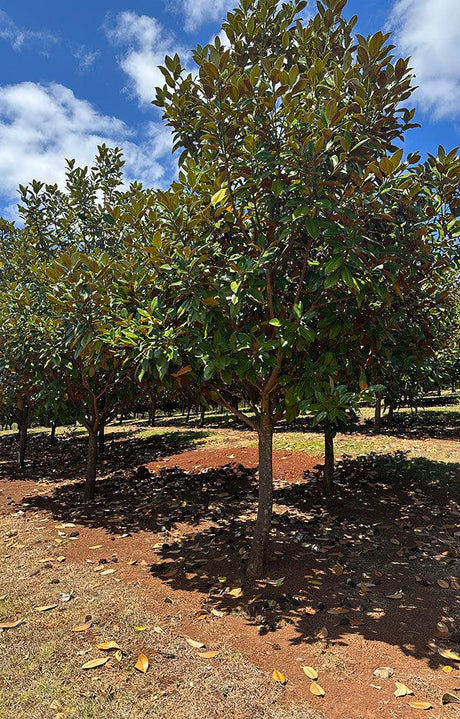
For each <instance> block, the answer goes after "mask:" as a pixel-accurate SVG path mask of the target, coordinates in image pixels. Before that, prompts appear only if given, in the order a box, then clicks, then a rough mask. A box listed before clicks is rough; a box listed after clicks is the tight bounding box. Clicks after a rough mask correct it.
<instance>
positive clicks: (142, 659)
mask: <svg viewBox="0 0 460 719" xmlns="http://www.w3.org/2000/svg"><path fill="white" fill-rule="evenodd" d="M148 668H149V660H148V659H147V657H146V656H145V654H139V656H138V658H137V662H136V663H135V665H134V669H137V671H139V672H142V673H143V674H145V673H146V671H147V669H148Z"/></svg>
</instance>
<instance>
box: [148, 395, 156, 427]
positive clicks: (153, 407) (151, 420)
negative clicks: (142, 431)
mask: <svg viewBox="0 0 460 719" xmlns="http://www.w3.org/2000/svg"><path fill="white" fill-rule="evenodd" d="M156 413H157V398H156V395H153V396H152V397H151V398H150V407H149V426H150V427H154V426H155V417H156Z"/></svg>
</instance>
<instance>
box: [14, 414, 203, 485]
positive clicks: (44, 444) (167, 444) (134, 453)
mask: <svg viewBox="0 0 460 719" xmlns="http://www.w3.org/2000/svg"><path fill="white" fill-rule="evenodd" d="M137 432H138V430H136V429H134V428H133V429H132V430H127V431H122V432H120V431H117V430H116V429H115V428H112V429H111V428H110V427H108V428H107V432H106V442H105V452H104V457H103V458H101V459H100V460H99V467H98V475H99V476H107V475H109V474H111V473H113V472H116V471H118V470H119V468H120V467H123V468H132V467H133V466H136V467H137V466H138V465H141V464H144V463H145V462H151V461H152V460H154V459H156V458H157V457H164V456H165V455H168V454H179V453H180V452H185V451H187V450H190V449H192V448H193V447H195V446H197V445H199V444H201V443H203V442H204V441H205V440H206V438H207V437H208V436H209V432H208V431H206V430H205V429H202V430H190V431H185V432H175V431H173V430H170V431H168V430H165V431H164V432H161V433H158V434H154V435H151V436H144V437H137V436H136V433H137ZM87 448H88V437H87V436H86V435H80V434H76V435H75V434H73V433H69V434H68V435H67V436H62V437H59V438H58V440H57V441H56V443H55V444H54V445H53V444H51V442H50V439H49V436H48V433H47V432H35V433H33V434H31V435H30V437H29V440H28V448H27V461H26V466H25V468H24V469H23V470H21V469H20V468H19V467H18V464H17V438H16V435H15V434H9V435H4V436H2V437H0V459H1V461H0V479H8V480H14V479H36V478H37V475H39V477H40V480H43V481H46V482H61V481H62V480H63V479H64V480H71V479H81V478H82V477H83V476H84V473H85V468H86V454H87Z"/></svg>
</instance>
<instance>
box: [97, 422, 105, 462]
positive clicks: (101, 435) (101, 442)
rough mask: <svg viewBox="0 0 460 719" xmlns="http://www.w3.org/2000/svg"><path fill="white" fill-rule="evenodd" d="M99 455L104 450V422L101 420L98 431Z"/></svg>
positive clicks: (100, 455)
mask: <svg viewBox="0 0 460 719" xmlns="http://www.w3.org/2000/svg"><path fill="white" fill-rule="evenodd" d="M98 446H99V457H100V458H102V457H103V456H104V452H105V424H104V423H103V422H102V423H101V425H100V427H99V432H98Z"/></svg>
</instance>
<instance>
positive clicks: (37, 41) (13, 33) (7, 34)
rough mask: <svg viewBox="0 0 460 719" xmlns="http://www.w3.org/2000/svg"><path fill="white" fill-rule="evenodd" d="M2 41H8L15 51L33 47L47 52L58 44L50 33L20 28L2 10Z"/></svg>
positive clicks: (0, 34) (0, 29) (0, 33)
mask: <svg viewBox="0 0 460 719" xmlns="http://www.w3.org/2000/svg"><path fill="white" fill-rule="evenodd" d="M0 39H2V40H6V42H8V43H9V44H10V45H11V47H12V48H13V50H22V49H24V47H26V46H31V45H32V46H34V47H38V48H39V49H41V50H42V51H46V49H47V48H48V47H49V45H53V44H54V43H56V42H58V40H57V38H56V37H54V35H51V34H49V33H46V32H36V31H34V30H26V29H24V28H20V27H18V26H17V25H16V23H15V22H14V21H13V20H12V19H11V18H10V16H9V15H7V13H6V12H4V11H3V10H0Z"/></svg>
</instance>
